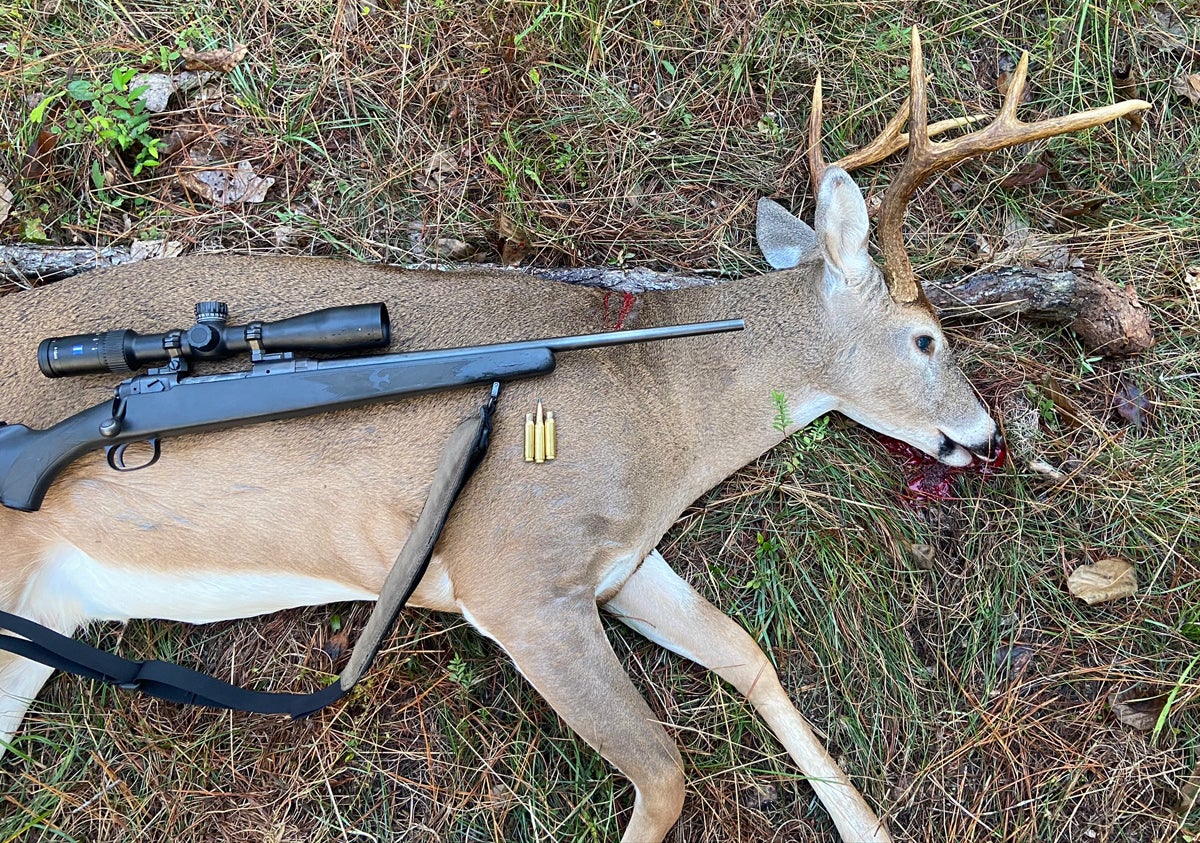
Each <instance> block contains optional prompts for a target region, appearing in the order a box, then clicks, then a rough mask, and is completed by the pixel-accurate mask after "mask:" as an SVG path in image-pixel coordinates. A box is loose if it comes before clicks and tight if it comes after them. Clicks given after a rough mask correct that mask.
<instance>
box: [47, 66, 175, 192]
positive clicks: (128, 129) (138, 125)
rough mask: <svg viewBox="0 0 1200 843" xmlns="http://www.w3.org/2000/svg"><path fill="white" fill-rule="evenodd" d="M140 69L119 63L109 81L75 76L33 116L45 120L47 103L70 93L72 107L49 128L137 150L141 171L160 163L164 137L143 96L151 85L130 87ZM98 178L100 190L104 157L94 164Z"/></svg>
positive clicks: (94, 177)
mask: <svg viewBox="0 0 1200 843" xmlns="http://www.w3.org/2000/svg"><path fill="white" fill-rule="evenodd" d="M137 73H138V71H137V70H136V69H135V68H132V67H117V68H113V71H112V76H111V77H110V80H109V81H106V82H103V83H101V82H96V81H93V80H91V79H72V80H71V81H70V82H68V83H67V86H66V87H65V88H64V89H63V90H61V91H58V92H56V93H53V94H50V95H49V96H47V97H46V98H44V99H43V100H42V101H41V102H40V103H38V104H37V105H36V106H35V107H34V108H33V110H32V111H30V112H29V122H30V124H31V125H34V126H39V125H41V124H42V123H43V122H44V121H45V120H46V111H47V109H48V108H49V107H50V106H51V105H52V104H53V103H55V102H57V101H59V100H61V99H64V98H65V99H66V100H67V106H66V108H65V109H64V110H63V113H62V114H61V116H60V117H59V118H58V119H57V120H55V121H54V122H53V123H52V124H51V125H50V126H49V127H48V128H47V131H49V132H50V133H51V134H54V135H60V136H61V137H62V138H63V139H65V140H68V141H73V142H80V141H83V140H86V139H91V140H94V141H95V142H97V143H98V144H100V145H101V146H103V147H106V148H108V149H110V150H113V151H116V152H120V153H125V154H128V155H132V157H133V175H135V176H137V175H139V174H141V172H142V171H143V170H145V169H147V168H149V167H157V166H158V163H159V158H158V155H159V147H160V145H161V141H159V139H158V138H155V137H153V136H152V135H151V133H150V113H149V112H147V111H146V104H145V103H144V102H142V100H141V99H139V97H141V95H142V94H144V93H145V92H146V88H147V86H145V85H138V86H137V87H135V88H132V89H130V87H129V85H130V82H132V81H133V77H135V76H136V75H137ZM92 182H93V185H95V186H96V188H97V190H99V189H101V188H102V187H103V184H104V176H103V171H102V170H101V168H100V165H99V162H96V163H95V164H94V165H93V167H92ZM97 182H98V183H97Z"/></svg>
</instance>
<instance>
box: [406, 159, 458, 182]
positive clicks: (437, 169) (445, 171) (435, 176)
mask: <svg viewBox="0 0 1200 843" xmlns="http://www.w3.org/2000/svg"><path fill="white" fill-rule="evenodd" d="M457 170H458V161H457V160H456V159H455V158H454V156H453V155H451V154H450V153H449V152H443V151H442V150H440V149H439V150H436V151H435V152H434V153H433V154H432V155H430V156H429V160H428V161H427V162H426V163H425V172H424V174H423V175H421V176H418V177H417V178H416V179H415V181H416V185H417V187H419V188H421V189H422V190H437V189H438V188H439V187H441V186H442V185H443V184H444V183H445V182H446V181H448V180H449V179H450V177H451V176H452V175H454V173H455V172H456V171H457Z"/></svg>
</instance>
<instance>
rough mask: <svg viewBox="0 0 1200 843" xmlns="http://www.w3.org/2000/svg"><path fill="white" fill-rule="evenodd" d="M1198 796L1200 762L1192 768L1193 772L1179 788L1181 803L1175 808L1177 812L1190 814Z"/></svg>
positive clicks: (1199, 789) (1185, 814) (1199, 791)
mask: <svg viewBox="0 0 1200 843" xmlns="http://www.w3.org/2000/svg"><path fill="white" fill-rule="evenodd" d="M1197 796H1200V764H1197V765H1196V766H1195V767H1193V768H1192V774H1191V775H1190V776H1188V778H1187V781H1186V782H1184V783H1183V787H1181V788H1180V789H1179V805H1178V806H1177V807H1176V809H1175V810H1176V812H1177V813H1179V814H1180V815H1182V816H1185V817H1186V816H1187V815H1188V814H1190V813H1191V812H1192V808H1194V807H1196V797H1197Z"/></svg>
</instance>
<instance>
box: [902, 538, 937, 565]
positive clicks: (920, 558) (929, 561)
mask: <svg viewBox="0 0 1200 843" xmlns="http://www.w3.org/2000/svg"><path fill="white" fill-rule="evenodd" d="M908 555H909V556H911V557H912V561H913V562H914V563H916V566H917V567H918V568H920V569H922V570H924V571H930V570H933V562H934V560H935V559H936V558H937V551H935V550H934V549H933V545H930V544H914V545H912V546H911V547H909V549H908Z"/></svg>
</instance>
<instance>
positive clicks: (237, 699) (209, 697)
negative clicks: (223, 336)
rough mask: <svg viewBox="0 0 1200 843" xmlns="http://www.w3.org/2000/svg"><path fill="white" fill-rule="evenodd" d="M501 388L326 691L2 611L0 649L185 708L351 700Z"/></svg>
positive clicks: (460, 441) (447, 468) (481, 450)
mask: <svg viewBox="0 0 1200 843" xmlns="http://www.w3.org/2000/svg"><path fill="white" fill-rule="evenodd" d="M499 387H500V385H499V383H496V384H493V385H492V393H491V396H490V397H489V399H488V401H487V403H485V404H484V405H483V407H482V408H481V410H480V412H479V415H478V416H477V417H474V418H470V419H467V420H466V421H465V422H463V423H462V424H460V425H459V426H458V427H457V428H456V429H455V430H454V432H453V433H452V434H451V435H450V439H449V441H448V442H447V443H446V448H445V450H444V451H443V452H442V459H441V462H440V463H439V464H438V468H437V472H436V473H435V474H434V478H433V485H432V487H431V489H430V492H429V497H428V498H427V499H426V501H425V505H424V507H422V509H421V514H420V516H418V518H417V523H416V525H415V526H414V527H413V531H412V534H411V535H410V536H409V537H408V540H407V541H406V542H405V543H404V547H403V548H402V549H401V551H400V555H399V556H397V557H396V561H395V563H394V564H393V565H392V569H391V571H390V572H389V573H388V576H387V579H386V580H385V581H384V584H383V588H382V589H381V590H380V595H379V600H378V601H377V602H376V604H375V608H374V609H373V610H372V611H371V616H370V618H369V619H368V620H367V625H366V627H365V628H364V629H363V632H362V634H361V635H360V636H359V638H358V641H357V642H356V644H355V647H354V652H353V653H351V655H350V661H349V663H348V664H347V666H346V669H345V670H344V671H342V674H341V676H339V677H338V680H337V681H336V682H333V683H332V684H330V685H329V686H328V687H326V688H323V689H322V690H320V691H316V692H315V693H311V694H289V693H269V692H264V691H250V690H247V689H245V688H239V687H238V686H236V685H231V684H229V683H228V682H223V681H221V680H220V679H216V678H214V677H212V676H209V675H207V674H204V673H200V672H198V671H195V670H190V669H188V668H186V667H181V666H180V665H177V664H171V663H170V662H162V661H133V660H131V659H124V658H121V657H120V656H116V655H113V654H112V653H108V652H105V651H103V650H98V649H96V648H95V647H92V646H89V645H88V644H84V643H83V642H82V641H76V640H75V639H73V638H69V637H67V636H66V635H62V634H60V633H58V632H55V631H54V630H52V629H49V628H47V627H45V626H42V625H41V624H39V623H35V622H34V621H31V620H27V619H26V618H22V617H19V616H17V615H12V614H9V613H8V612H3V611H0V627H2V628H3V629H6V630H8V631H9V632H13V633H16V635H4V634H0V650H7V651H8V652H10V653H15V654H16V655H18V656H21V657H23V658H27V659H30V660H31V661H35V662H40V663H41V664H44V665H48V666H50V667H53V668H54V669H56V670H61V671H63V672H65V673H73V674H75V675H76V676H83V677H85V678H87V679H97V680H99V681H101V682H105V683H107V684H109V685H116V686H117V687H119V688H125V689H127V690H136V691H141V692H142V693H144V694H146V695H148V696H151V697H157V698H158V699H163V700H168V701H170V702H174V703H182V704H184V705H201V706H207V707H209V708H224V709H232V710H234V711H248V712H255V713H257V714H289V715H291V716H292V717H293V718H296V719H298V718H301V717H307V716H309V715H310V714H314V713H316V712H317V711H319V710H321V709H322V708H324V707H325V706H327V705H329V704H330V703H333V702H336V701H337V700H339V699H341V698H342V697H343V696H345V694H346V693H347V692H348V691H349V690H350V689H351V688H353V687H354V685H355V683H356V682H358V680H359V679H360V678H362V675H363V674H364V673H366V672H367V670H368V669H369V668H370V666H371V662H372V661H373V660H374V659H375V656H376V654H377V653H378V652H379V648H380V647H381V646H382V645H383V639H384V638H385V637H387V635H388V633H389V631H390V630H391V628H392V624H394V623H395V621H396V617H397V616H398V615H399V614H400V610H401V609H403V608H404V604H405V602H407V600H408V598H409V597H410V596H411V595H412V592H413V590H414V589H415V588H416V587H417V583H419V582H420V581H421V577H422V576H424V575H425V569H426V568H427V567H428V566H429V560H430V559H431V558H432V557H433V548H434V546H435V545H436V544H437V540H438V537H439V536H440V535H441V533H442V528H443V527H444V526H445V523H446V519H447V518H448V517H449V515H450V509H451V508H452V507H453V506H454V502H455V500H457V498H458V495H459V493H460V492H461V491H462V489H463V487H464V486H466V484H467V481H468V480H470V479H471V475H472V474H474V472H475V469H476V468H478V467H479V463H480V462H482V460H483V457H484V455H485V454H486V453H487V448H488V441H489V438H490V436H491V430H492V414H493V411H494V409H495V406H496V396H497V395H498V394H499ZM17 635H20V636H23V637H22V638H18V637H16V636H17Z"/></svg>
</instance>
